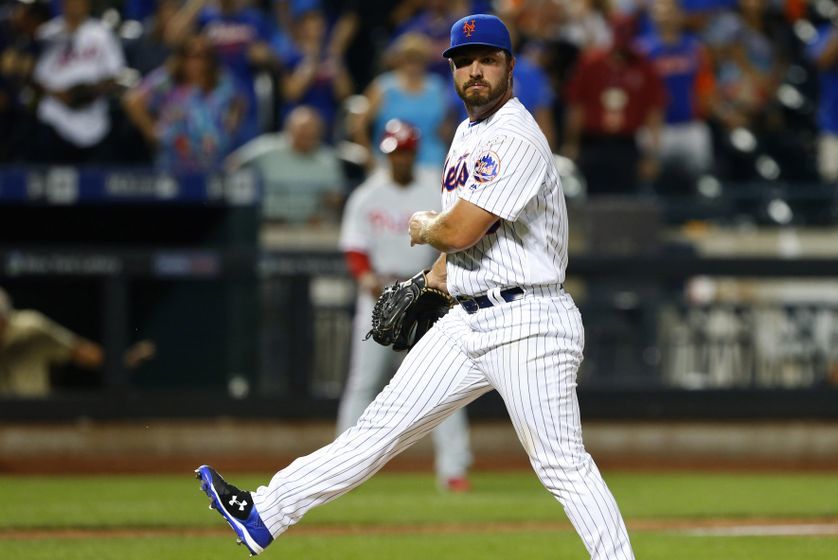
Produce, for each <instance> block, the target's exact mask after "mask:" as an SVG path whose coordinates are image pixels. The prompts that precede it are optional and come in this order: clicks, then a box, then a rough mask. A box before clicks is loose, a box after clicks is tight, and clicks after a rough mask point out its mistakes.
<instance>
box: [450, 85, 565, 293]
mask: <svg viewBox="0 0 838 560" xmlns="http://www.w3.org/2000/svg"><path fill="white" fill-rule="evenodd" d="M458 198H462V199H464V200H467V201H469V202H471V203H472V204H475V205H477V206H480V207H481V208H483V209H484V210H486V211H488V212H491V213H492V214H494V215H496V216H498V218H500V220H498V222H496V223H495V224H494V225H493V226H492V227H491V228H490V229H489V231H488V232H487V235H486V236H484V237H483V239H481V240H480V241H479V242H478V243H477V244H476V245H474V246H473V247H471V248H469V249H466V250H465V251H460V252H457V253H452V254H449V255H448V261H447V262H448V290H449V291H450V292H451V293H452V295H477V294H482V293H484V292H486V291H488V290H489V289H492V288H501V289H503V288H509V287H513V286H521V287H524V288H526V287H531V286H539V285H556V284H561V283H562V282H564V275H565V268H566V266H567V209H566V207H565V200H564V194H563V193H562V188H561V181H560V179H559V173H558V170H557V169H556V165H555V160H554V159H553V154H552V152H551V150H550V147H549V146H548V144H547V141H546V140H545V138H544V135H543V134H541V131H540V129H539V128H538V124H537V123H536V122H535V119H534V118H533V117H532V115H530V113H529V112H528V111H527V110H526V109H525V108H524V106H523V105H522V104H521V103H520V102H519V101H518V100H517V99H515V98H513V99H511V100H510V101H509V102H507V103H506V105H504V106H503V107H502V108H501V109H499V110H498V111H497V112H496V113H494V114H493V115H491V116H490V117H489V118H487V119H485V120H482V121H478V122H475V123H470V122H469V121H463V122H462V123H461V124H460V126H459V127H458V128H457V132H456V134H455V135H454V140H453V142H452V144H451V149H450V151H449V152H448V157H447V158H446V163H445V171H444V173H443V176H442V205H443V208H444V209H447V208H450V207H451V206H452V205H453V204H454V203H455V202H456V201H457V199H458Z"/></svg>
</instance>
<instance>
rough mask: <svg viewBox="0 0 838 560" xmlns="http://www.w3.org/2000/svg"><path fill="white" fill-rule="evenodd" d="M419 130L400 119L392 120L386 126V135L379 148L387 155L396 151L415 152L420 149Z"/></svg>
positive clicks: (382, 138)
mask: <svg viewBox="0 0 838 560" xmlns="http://www.w3.org/2000/svg"><path fill="white" fill-rule="evenodd" d="M419 136H420V134H419V130H418V129H417V128H414V127H413V126H411V125H409V124H408V123H406V122H405V121H400V120H399V119H390V120H389V121H387V124H386V125H384V135H383V136H382V137H381V143H380V144H379V145H378V148H379V149H380V150H381V151H382V152H383V153H385V154H391V153H393V152H395V151H396V150H410V151H413V152H415V151H416V150H417V149H418V148H419Z"/></svg>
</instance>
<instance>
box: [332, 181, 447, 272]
mask: <svg viewBox="0 0 838 560" xmlns="http://www.w3.org/2000/svg"><path fill="white" fill-rule="evenodd" d="M437 173H439V170H438V169H435V170H428V169H423V168H421V167H418V168H417V169H416V172H415V174H416V176H415V178H414V181H413V182H412V183H411V184H409V185H406V186H399V185H396V184H395V183H394V182H393V179H392V178H391V176H390V174H389V172H385V171H384V170H379V171H376V172H375V173H373V175H372V176H371V177H370V178H369V179H367V180H366V181H365V182H364V183H363V184H362V185H360V186H359V187H358V188H356V189H355V191H354V192H353V193H352V196H350V197H349V200H348V201H347V203H346V210H345V211H344V218H343V221H342V223H341V237H340V248H341V249H342V250H344V251H356V252H360V253H364V254H366V255H367V256H369V259H370V264H371V265H372V268H373V270H374V271H375V272H377V273H378V274H381V275H385V276H397V277H405V278H406V277H409V276H413V274H415V273H416V271H417V270H419V269H422V268H425V267H427V266H429V265H430V264H431V263H432V262H433V261H434V258H435V257H436V251H435V250H434V248H433V247H431V246H430V245H417V246H415V247H411V246H410V235H408V232H407V231H408V230H407V225H408V223H409V221H410V216H411V215H413V212H415V211H416V210H417V209H420V208H421V209H425V208H431V209H434V210H438V209H439V193H438V192H437V189H436V184H437V176H438V175H437Z"/></svg>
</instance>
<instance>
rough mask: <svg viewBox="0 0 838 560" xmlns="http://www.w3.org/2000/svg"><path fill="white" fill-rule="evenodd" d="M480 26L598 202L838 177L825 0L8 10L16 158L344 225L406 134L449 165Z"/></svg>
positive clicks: (9, 106)
mask: <svg viewBox="0 0 838 560" xmlns="http://www.w3.org/2000/svg"><path fill="white" fill-rule="evenodd" d="M470 12H493V13H496V14H498V15H499V16H500V17H502V18H503V19H504V20H505V21H506V23H507V24H508V25H509V27H510V29H511V30H512V34H513V40H514V42H515V48H516V55H517V63H516V67H515V71H514V87H515V93H516V95H517V96H518V98H519V99H520V100H521V102H522V103H523V104H524V105H525V106H526V107H527V108H528V109H529V110H530V111H531V112H532V113H533V114H534V116H535V117H536V119H537V121H538V122H539V124H540V125H541V127H542V128H543V130H544V133H545V135H546V136H547V138H548V140H549V141H550V143H551V145H552V147H553V150H554V152H556V153H557V154H560V155H561V156H564V157H566V158H568V159H570V160H572V161H573V162H575V163H576V165H577V167H578V170H579V171H580V172H581V174H582V176H583V177H584V178H585V180H586V182H587V189H588V193H589V194H591V195H597V194H604V193H637V192H654V191H657V192H663V193H690V192H695V191H697V190H698V191H700V190H701V189H705V190H707V189H711V190H712V188H714V185H718V184H719V182H724V181H751V180H768V181H773V180H778V179H781V180H787V181H799V182H815V181H817V180H822V181H825V182H835V181H838V24H836V21H838V17H836V14H838V8H836V6H835V4H834V3H833V2H831V1H829V0H825V1H817V2H814V1H813V2H807V1H806V0H494V1H489V0H482V1H481V0H363V1H362V0H347V1H339V0H101V1H99V2H94V0H0V129H2V131H3V133H2V135H0V163H13V164H21V163H25V164H77V165H86V164H92V165H148V164H153V165H156V166H158V167H159V168H161V169H165V170H169V171H178V172H191V171H197V172H202V171H213V170H228V171H231V170H235V169H239V168H243V167H246V168H251V169H254V170H256V171H257V172H259V173H260V174H262V176H263V179H264V182H265V185H266V193H267V194H266V204H265V209H266V210H265V212H266V215H267V216H268V217H272V218H275V219H278V220H283V221H290V222H310V221H317V220H321V219H328V217H329V216H339V211H337V210H334V211H332V210H330V208H334V209H338V208H339V206H340V201H341V199H342V198H344V197H345V196H346V195H347V194H348V190H350V189H351V188H352V187H353V186H354V185H357V184H358V183H360V182H361V181H362V180H363V179H364V178H365V177H366V175H367V174H368V173H369V172H370V171H371V170H372V168H373V167H374V166H375V165H376V161H378V160H380V159H381V155H380V154H379V153H377V150H375V149H374V147H375V146H377V143H378V139H379V138H380V136H381V134H382V131H383V129H384V125H385V123H387V122H388V121H389V120H390V119H392V118H399V119H402V120H404V121H407V122H409V123H411V124H413V125H414V126H416V127H417V128H419V129H420V130H421V133H422V142H421V144H420V148H419V153H418V154H417V158H418V163H420V164H422V165H427V166H432V167H438V168H441V167H442V164H443V160H444V157H445V152H446V149H447V145H448V141H449V140H450V137H451V135H452V134H453V131H454V129H455V128H456V125H457V123H458V122H459V121H460V120H462V119H463V118H465V114H464V111H463V108H462V106H461V104H460V102H459V100H458V99H457V98H456V95H455V93H454V88H453V87H452V86H451V83H450V82H451V76H450V70H449V68H448V65H447V61H446V60H445V59H443V58H442V57H441V54H440V53H441V52H442V50H443V49H444V47H445V46H446V45H447V43H448V35H449V30H450V25H451V23H452V22H453V21H455V20H457V19H458V18H459V17H461V16H463V15H465V14H467V13H470ZM295 189H296V191H295V192H292V193H290V194H289V193H288V191H289V190H291V191H294V190H295ZM272 193H274V194H276V193H280V195H283V194H284V195H287V196H280V195H277V196H275V197H274V198H273V199H272V198H271V196H272ZM312 193H316V196H317V197H322V198H317V199H314V200H315V202H312V199H311V194H312ZM307 197H308V198H307ZM289 201H291V202H289ZM318 201H321V202H322V203H321V202H318Z"/></svg>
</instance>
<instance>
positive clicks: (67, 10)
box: [30, 0, 124, 164]
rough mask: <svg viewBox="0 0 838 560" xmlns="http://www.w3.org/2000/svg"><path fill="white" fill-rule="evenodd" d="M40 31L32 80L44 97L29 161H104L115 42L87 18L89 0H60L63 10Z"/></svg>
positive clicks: (117, 53)
mask: <svg viewBox="0 0 838 560" xmlns="http://www.w3.org/2000/svg"><path fill="white" fill-rule="evenodd" d="M38 35H39V39H40V40H41V41H43V43H44V50H43V52H42V54H41V55H40V57H39V59H38V62H37V64H36V66H35V71H34V81H35V84H36V85H37V86H38V88H39V89H40V91H41V92H42V93H43V98H42V99H41V102H40V104H39V105H38V112H37V115H38V121H39V126H38V129H37V131H36V132H35V134H34V136H33V142H32V145H31V147H30V161H36V162H49V163H76V164H78V163H92V162H101V161H107V160H108V157H109V156H108V149H109V148H110V146H108V142H107V136H108V133H109V132H110V129H111V121H110V117H109V114H108V96H109V95H110V94H112V93H114V92H115V91H116V81H115V78H116V77H117V76H118V74H119V73H120V72H121V71H122V69H123V67H124V59H123V56H122V48H121V47H120V45H119V42H118V41H117V39H116V37H114V35H113V33H111V31H110V29H109V28H108V27H107V26H106V25H104V24H103V23H102V22H100V21H99V20H96V19H94V18H92V17H90V0H62V15H61V16H59V17H57V18H55V19H53V20H51V21H49V22H47V23H45V24H44V25H42V26H41V27H40V29H39V32H38Z"/></svg>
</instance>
